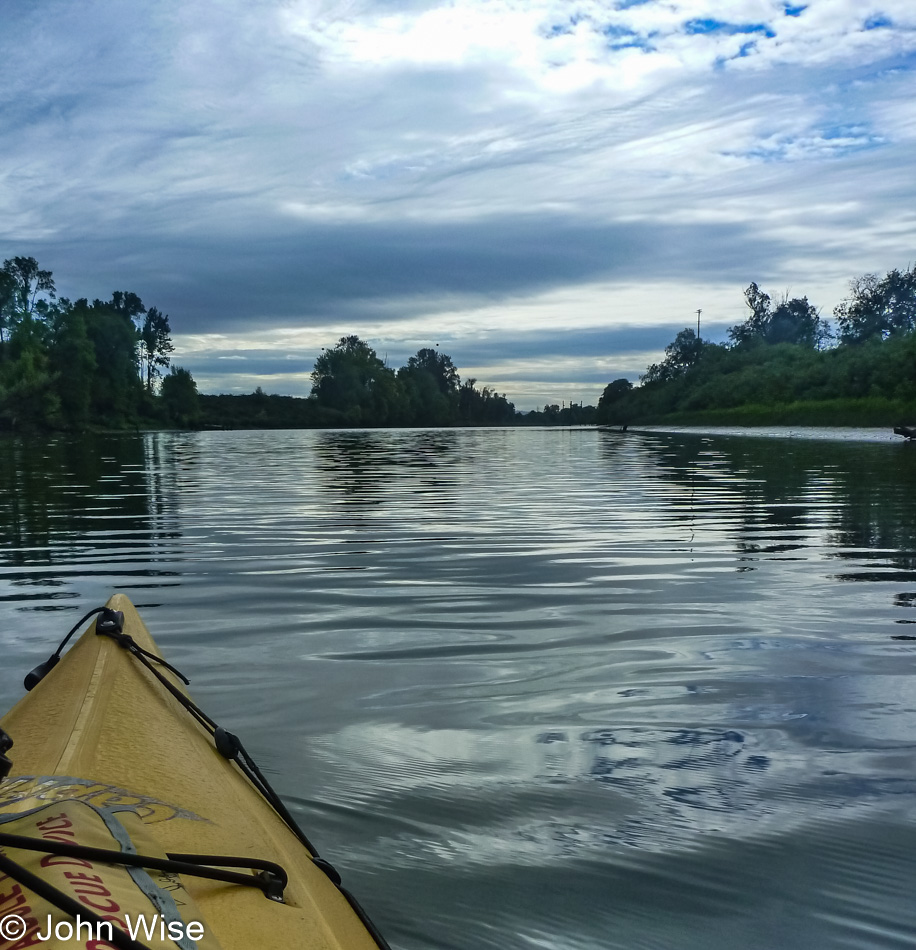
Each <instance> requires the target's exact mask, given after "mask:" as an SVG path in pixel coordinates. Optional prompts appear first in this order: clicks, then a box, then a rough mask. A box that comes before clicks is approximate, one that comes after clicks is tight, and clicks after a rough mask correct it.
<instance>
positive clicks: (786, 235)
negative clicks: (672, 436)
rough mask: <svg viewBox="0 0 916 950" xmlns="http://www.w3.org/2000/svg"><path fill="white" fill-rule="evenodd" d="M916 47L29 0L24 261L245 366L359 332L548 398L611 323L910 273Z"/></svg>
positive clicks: (1, 126) (625, 13) (657, 5)
mask: <svg viewBox="0 0 916 950" xmlns="http://www.w3.org/2000/svg"><path fill="white" fill-rule="evenodd" d="M726 11H727V13H726ZM914 64H916V8H913V5H912V3H910V2H909V0H887V2H884V3H882V4H881V6H880V7H875V6H874V5H869V4H866V5H862V4H861V3H856V2H853V0H811V2H810V3H807V4H804V3H799V4H788V3H783V2H776V0H735V2H734V3H730V4H728V5H727V7H723V5H722V4H720V3H718V4H717V3H713V2H712V0H664V2H660V0H658V2H655V0H648V2H640V3H636V2H621V0H618V2H602V0H486V2H484V0H449V2H445V0H417V2H398V3H392V2H381V0H378V2H375V0H347V2H344V0H339V2H336V0H284V2H280V0H276V2H274V0H257V2H245V3H242V2H241V0H225V2H224V3H221V4H220V5H219V6H218V7H217V6H214V5H212V4H209V3H191V4H188V3H178V2H176V0H157V2H155V3H154V2H152V0H137V2H135V3H132V4H130V5H129V7H128V6H125V5H123V4H118V3H115V2H113V0H97V2H95V3H93V4H83V5H79V6H76V5H73V4H72V3H69V2H65V0H42V2H38V3H34V4H15V5H11V6H10V9H9V10H5V11H4V30H3V34H2V36H0V131H2V134H3V141H4V150H3V153H2V155H0V256H2V257H8V256H12V255H15V254H32V255H34V256H35V257H37V258H38V259H39V261H40V262H41V263H42V265H43V266H45V267H50V268H51V269H52V270H53V271H54V274H55V277H56V279H57V282H58V287H59V289H60V290H61V292H62V293H65V294H67V295H69V296H71V297H78V296H89V297H96V296H100V297H106V296H108V294H110V292H111V291H112V290H114V289H116V288H117V289H131V290H134V291H135V292H137V293H139V294H140V295H141V296H142V297H143V299H144V300H145V301H146V302H147V303H148V304H150V305H156V306H159V307H160V308H161V309H163V310H165V311H166V312H168V313H169V314H170V316H171V319H172V326H173V328H174V329H175V331H176V335H177V338H178V340H179V342H180V343H181V344H182V345H187V346H188V347H189V348H188V350H187V355H188V356H189V357H191V358H193V360H196V361H197V363H196V364H195V365H197V366H198V367H199V369H198V372H200V373H201V374H204V375H205V378H206V379H207V380H208V381H209V382H208V383H207V385H212V386H214V387H218V386H219V385H221V384H220V382H219V381H220V380H238V379H240V378H241V377H240V375H239V374H240V372H241V369H240V364H241V362H242V360H228V359H219V358H218V356H219V353H220V352H221V349H220V348H221V347H222V348H223V349H225V350H226V351H230V352H231V353H232V354H234V355H236V356H240V357H246V358H247V362H248V363H249V364H250V365H249V366H248V370H247V372H248V377H249V378H252V379H253V378H260V377H262V376H264V377H266V376H270V377H271V378H273V379H275V380H277V381H278V385H279V381H280V380H284V381H286V382H287V383H288V384H289V385H297V386H298V385H300V384H299V383H298V382H296V380H298V379H299V375H298V374H297V373H292V374H291V373H290V372H289V371H288V369H282V368H281V367H279V366H275V365H274V359H273V356H272V355H268V351H269V352H270V353H273V352H274V350H275V348H276V346H277V340H278V339H284V340H285V341H286V344H287V345H288V347H289V353H290V354H292V355H295V354H297V353H302V354H303V359H304V360H305V361H306V363H305V365H307V360H308V359H309V358H310V357H308V353H309V352H312V353H314V349H311V348H312V347H314V346H320V345H326V344H327V343H329V342H333V340H334V339H336V338H337V336H339V335H341V334H343V333H347V332H358V333H360V334H362V335H364V336H367V337H371V338H372V339H373V340H377V341H380V344H379V345H384V346H386V347H388V349H389V350H390V351H391V352H392V353H395V352H402V353H409V352H411V349H410V347H411V346H413V343H415V342H417V341H423V340H424V339H425V341H426V342H428V341H429V340H430V339H433V338H436V339H438V340H439V342H440V343H443V341H445V342H448V343H449V345H454V346H455V347H456V348H457V350H456V353H457V354H461V355H463V358H464V359H465V360H466V362H467V365H468V366H474V367H478V366H479V368H481V369H482V370H487V368H488V367H496V366H497V365H498V366H500V367H502V368H501V369H500V373H502V374H503V375H502V377H501V378H502V379H503V380H505V382H506V384H507V386H508V385H509V384H510V383H511V384H513V385H514V384H515V382H518V381H519V380H521V377H522V376H527V377H529V382H528V383H526V384H525V388H524V392H525V393H526V394H527V395H526V397H525V398H529V397H530V398H534V396H533V395H532V394H533V393H534V392H535V390H536V386H537V380H535V379H530V377H531V374H536V373H542V374H543V382H544V386H545V394H546V393H547V391H548V390H550V391H553V389H552V387H553V386H554V384H555V383H556V382H557V380H556V379H555V378H554V376H552V375H551V372H550V371H549V369H548V365H547V363H549V353H550V350H549V349H544V350H543V351H541V350H540V349H539V347H540V346H541V345H542V344H543V346H544V347H547V348H549V347H553V348H554V349H553V355H554V356H555V358H556V360H557V361H558V362H559V361H563V360H566V359H567V357H569V358H570V359H573V362H572V363H564V364H563V365H564V369H563V373H564V374H566V375H567V376H568V375H569V374H570V373H571V372H573V369H572V367H573V365H574V360H575V359H579V358H581V359H582V361H583V362H582V363H581V381H582V386H583V387H584V386H585V385H586V380H587V379H588V385H591V374H593V373H597V372H603V371H604V370H603V368H601V367H598V368H597V369H596V368H595V364H586V362H585V357H586V355H587V352H588V348H589V345H590V343H591V342H594V338H593V337H592V336H590V335H589V334H592V333H598V332H603V330H606V331H607V332H608V333H610V334H612V335H613V332H615V330H618V329H619V330H620V331H621V332H623V331H624V330H625V331H626V333H632V334H635V337H634V339H633V340H632V341H631V342H632V349H628V350H627V351H626V352H628V353H635V352H640V353H643V354H649V356H650V357H651V356H652V354H653V353H654V354H655V356H654V358H656V359H657V358H658V355H659V354H660V351H661V349H662V348H663V345H664V341H663V340H660V339H659V335H658V333H657V332H656V330H655V329H654V328H656V327H659V326H662V327H672V328H675V331H676V329H677V328H679V320H680V314H681V313H683V314H684V322H687V321H688V320H689V316H690V313H691V312H692V311H693V310H694V309H696V308H697V307H702V308H703V309H704V312H705V313H708V314H709V317H710V319H711V320H713V321H718V323H719V324H720V325H721V326H726V325H728V323H729V322H734V320H735V319H737V317H733V316H732V314H733V313H735V311H737V313H738V314H739V316H740V311H741V307H742V302H741V288H742V287H744V286H746V285H747V283H749V282H750V281H751V280H756V281H758V283H761V285H762V286H765V288H766V289H768V290H770V291H771V292H773V293H776V294H779V293H780V292H782V290H783V289H784V288H786V287H791V288H792V290H793V292H795V293H799V294H802V293H807V294H808V295H809V297H810V298H811V299H812V300H814V301H815V302H816V303H817V304H818V305H820V306H821V307H822V308H824V309H825V310H826V312H829V311H830V310H831V309H832V307H833V306H834V305H835V304H836V303H837V302H838V301H839V300H840V299H841V297H842V296H843V294H844V292H845V286H846V282H847V281H848V280H849V279H850V278H852V277H855V276H857V275H858V274H861V273H864V272H866V271H879V272H880V271H884V270H887V269H890V268H891V267H895V266H906V265H908V264H909V263H910V261H911V257H912V247H913V239H914V235H916V215H914V214H913V213H911V212H910V211H909V210H908V209H909V208H910V207H912V206H913V198H914V184H913V179H912V170H911V166H912V160H911V156H912V149H913V146H914V139H916V110H914V107H913V102H914V101H916V95H914V92H916V90H914V75H916V72H914V69H913V67H914ZM550 321H552V323H550V325H551V326H552V327H553V328H555V329H556V332H555V333H554V334H553V335H552V336H550V335H547V336H539V334H542V333H543V330H544V325H545V323H549V322H550ZM640 327H642V328H643V330H642V331H640V330H639V329H638V328H640ZM487 332H489V333H490V334H491V342H492V343H493V346H494V347H496V346H498V347H502V348H503V353H504V354H510V353H515V356H514V357H512V358H511V359H509V358H508V357H505V358H503V359H501V360H500V358H499V353H497V352H496V351H495V350H492V351H487V352H483V350H481V351H480V352H479V353H478V351H477V350H475V349H474V345H475V344H474V341H475V340H478V341H479V340H481V339H482V337H481V334H486V333H487ZM640 332H641V333H642V334H643V337H642V344H640V343H639V340H638V339H637V337H638V336H639V334H640ZM220 335H223V336H225V337H226V338H227V340H228V342H226V341H223V343H220V342H219V340H218V337H219V336H220ZM618 339H623V337H618ZM195 341H196V342H195ZM420 345H422V342H421V343H420ZM443 345H445V343H443ZM481 345H482V344H481ZM206 346H212V347H214V349H213V350H212V353H211V356H210V357H209V358H208V357H207V356H206V355H205V354H204V351H203V349H202V347H206ZM628 346H629V344H628ZM415 348H416V347H414V349H415ZM464 354H466V355H464ZM181 356H182V354H181V353H179V357H181ZM526 359H527V360H529V362H527V363H525V365H524V367H523V366H522V361H523V360H526ZM541 359H543V360H546V361H547V362H540V363H539V362H537V361H538V360H541ZM627 359H630V357H627ZM531 360H534V362H531ZM513 361H515V364H516V369H515V370H513V369H512V367H511V365H510V364H511V363H512V362H513ZM619 365H620V366H624V365H625V364H624V362H623V361H620V363H619ZM626 365H627V366H628V365H629V364H626ZM538 367H540V368H538ZM607 368H608V370H609V371H613V367H611V366H608V367H607ZM626 372H628V373H631V372H633V371H632V369H627V370H626ZM529 384H530V385H529ZM231 385H236V382H232V383H231ZM564 385H570V386H573V385H575V381H572V380H567V381H566V382H565V383H564ZM265 388H267V387H265ZM273 391H279V390H276V389H274V390H273ZM517 391H518V392H519V393H521V392H522V391H523V390H522V389H521V388H519V389H518V390H517ZM510 395H511V393H510ZM538 401H539V402H543V400H540V399H539V400H538Z"/></svg>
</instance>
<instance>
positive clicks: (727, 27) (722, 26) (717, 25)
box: [684, 18, 776, 39]
mask: <svg viewBox="0 0 916 950" xmlns="http://www.w3.org/2000/svg"><path fill="white" fill-rule="evenodd" d="M684 27H685V29H686V30H687V33H688V34H689V35H690V36H703V35H706V34H708V33H724V34H726V35H727V36H735V35H736V34H739V33H761V34H762V35H763V36H765V37H767V39H772V38H773V37H774V36H776V34H775V33H774V32H773V31H772V30H771V29H770V28H769V27H768V26H767V25H766V24H765V23H726V22H725V21H724V20H713V19H708V18H707V19H694V20H688V21H687V22H686V23H685V24H684Z"/></svg>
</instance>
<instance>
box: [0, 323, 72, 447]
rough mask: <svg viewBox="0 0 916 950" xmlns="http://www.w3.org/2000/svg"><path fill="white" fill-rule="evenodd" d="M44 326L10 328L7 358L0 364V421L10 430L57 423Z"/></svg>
mask: <svg viewBox="0 0 916 950" xmlns="http://www.w3.org/2000/svg"><path fill="white" fill-rule="evenodd" d="M44 336H45V332H44V327H43V326H42V325H40V324H37V323H35V321H33V320H25V321H23V322H22V323H20V324H19V325H18V326H16V327H14V328H13V331H12V333H11V334H10V338H9V341H8V346H9V350H10V353H9V359H6V360H4V362H3V363H2V364H0V418H3V419H4V420H5V421H6V422H7V423H8V424H9V426H10V428H12V429H20V430H21V429H26V430H28V429H37V428H43V427H47V426H55V425H57V424H59V418H58V413H59V410H60V403H59V401H58V399H57V395H56V393H55V391H54V385H53V379H52V376H51V372H50V369H49V366H48V352H47V345H46V341H45V339H44Z"/></svg>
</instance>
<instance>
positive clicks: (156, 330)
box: [137, 297, 175, 393]
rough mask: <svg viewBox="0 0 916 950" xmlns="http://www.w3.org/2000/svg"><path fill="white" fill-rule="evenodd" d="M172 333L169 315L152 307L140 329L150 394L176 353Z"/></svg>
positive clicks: (147, 387)
mask: <svg viewBox="0 0 916 950" xmlns="http://www.w3.org/2000/svg"><path fill="white" fill-rule="evenodd" d="M137 299H138V300H139V297H138V298H137ZM171 333H172V328H171V327H170V326H169V318H168V314H164V313H162V312H161V311H160V310H157V309H156V307H150V308H149V310H147V312H146V316H145V317H144V319H143V325H142V326H141V327H140V348H141V350H140V357H141V359H142V361H143V365H144V367H145V371H146V391H147V392H148V393H152V391H153V385H154V383H155V381H156V379H158V378H159V377H160V376H162V370H161V369H160V367H162V368H165V367H167V366H168V365H169V363H170V362H171V358H170V356H169V354H170V353H174V352H175V347H174V346H173V345H172V336H171Z"/></svg>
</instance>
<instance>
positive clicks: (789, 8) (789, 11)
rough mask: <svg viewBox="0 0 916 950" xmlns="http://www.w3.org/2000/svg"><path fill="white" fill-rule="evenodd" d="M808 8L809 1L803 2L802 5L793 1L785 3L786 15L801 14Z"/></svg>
mask: <svg viewBox="0 0 916 950" xmlns="http://www.w3.org/2000/svg"><path fill="white" fill-rule="evenodd" d="M807 9H808V4H807V3H804V4H801V5H800V6H793V5H792V4H791V3H786V4H784V10H785V14H786V16H801V15H802V14H803V13H804V12H805V10H807Z"/></svg>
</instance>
